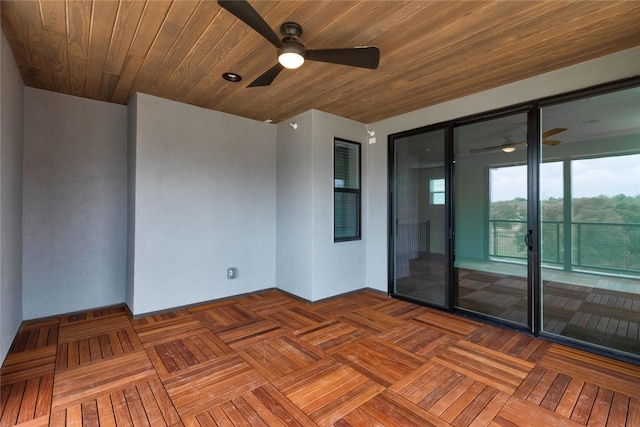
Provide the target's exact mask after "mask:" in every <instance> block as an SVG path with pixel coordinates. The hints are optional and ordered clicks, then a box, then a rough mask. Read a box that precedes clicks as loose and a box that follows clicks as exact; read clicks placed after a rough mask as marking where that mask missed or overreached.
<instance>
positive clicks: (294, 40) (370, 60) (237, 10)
mask: <svg viewBox="0 0 640 427" xmlns="http://www.w3.org/2000/svg"><path fill="white" fill-rule="evenodd" d="M218 4H219V5H220V6H221V7H222V8H224V9H226V10H227V11H229V12H230V13H231V14H233V15H235V17H236V18H238V19H240V20H241V21H242V22H244V23H245V24H247V25H248V26H249V27H251V28H252V29H253V30H255V31H256V32H257V33H258V34H260V35H261V36H262V37H264V38H265V39H267V40H268V41H269V42H271V44H273V45H274V46H275V47H276V48H278V63H277V64H276V65H274V66H273V67H271V68H270V69H268V70H267V71H266V72H265V73H264V74H262V75H261V76H260V77H258V78H257V79H255V80H254V81H252V82H251V83H250V84H249V86H248V87H254V86H269V85H270V84H271V83H272V82H273V80H274V79H275V78H276V77H277V76H278V74H280V71H282V69H283V68H290V69H295V68H298V67H300V66H301V65H302V63H303V62H304V60H305V59H308V60H310V61H319V62H330V63H332V64H342V65H350V66H352V67H361V68H370V69H372V70H375V69H376V68H378V63H379V62H380V50H379V49H378V48H377V47H354V48H346V49H319V50H307V49H306V48H305V47H304V44H302V40H300V35H301V34H302V27H301V26H300V25H299V24H296V23H295V22H285V23H284V24H282V26H281V27H280V32H281V33H282V35H283V36H284V37H283V38H282V40H281V39H280V37H278V35H277V34H276V33H275V32H274V31H273V30H272V29H271V27H270V26H269V24H267V23H266V22H265V20H264V19H262V17H261V16H260V15H259V14H258V12H256V10H255V9H254V8H253V7H252V6H251V5H250V4H249V3H248V2H247V1H246V0H218Z"/></svg>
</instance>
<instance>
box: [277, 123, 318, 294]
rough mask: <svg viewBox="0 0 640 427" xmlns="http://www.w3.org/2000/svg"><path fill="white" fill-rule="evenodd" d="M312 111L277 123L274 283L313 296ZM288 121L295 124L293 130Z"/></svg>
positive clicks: (290, 290) (285, 288) (284, 288)
mask: <svg viewBox="0 0 640 427" xmlns="http://www.w3.org/2000/svg"><path fill="white" fill-rule="evenodd" d="M312 120H313V117H312V112H311V111H307V112H306V113H303V114H301V115H299V116H296V117H293V118H291V119H289V120H287V121H286V122H282V123H279V124H278V125H277V148H276V153H277V166H276V170H277V173H276V284H277V287H278V289H282V290H283V291H286V292H289V293H291V294H294V295H297V296H299V297H300V298H304V299H306V300H309V301H311V300H312V299H313V287H312V285H313V280H312V268H313V258H312V242H313V232H312V225H313V220H312V218H313V203H312V200H313V198H312V188H313V187H312V182H313V173H312V165H313V158H312V155H313V153H312V148H311V146H312V142H313V134H312V125H311V124H312ZM289 123H296V124H297V129H293V127H292V126H290V125H289Z"/></svg>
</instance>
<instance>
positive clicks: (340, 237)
mask: <svg viewBox="0 0 640 427" xmlns="http://www.w3.org/2000/svg"><path fill="white" fill-rule="evenodd" d="M333 170H334V172H333V178H334V181H333V182H334V183H333V209H334V211H333V212H334V213H333V216H334V221H333V241H334V242H344V241H348V240H360V144H358V143H357V142H350V141H345V140H342V139H338V138H335V139H334V141H333Z"/></svg>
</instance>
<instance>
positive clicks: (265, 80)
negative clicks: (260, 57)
mask: <svg viewBox="0 0 640 427" xmlns="http://www.w3.org/2000/svg"><path fill="white" fill-rule="evenodd" d="M283 68H284V67H283V66H282V65H280V63H279V62H278V63H277V64H276V65H274V66H273V67H271V68H269V69H268V70H267V71H265V72H264V73H262V75H261V76H260V77H258V78H257V79H255V80H254V81H252V82H251V83H249V85H248V86H247V87H256V86H269V85H270V84H271V83H272V82H273V81H274V80H275V78H276V77H278V74H280V71H282V69H283Z"/></svg>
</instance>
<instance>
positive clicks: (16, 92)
mask: <svg viewBox="0 0 640 427" xmlns="http://www.w3.org/2000/svg"><path fill="white" fill-rule="evenodd" d="M0 34H1V36H0V38H1V39H2V40H0V43H1V44H0V365H1V364H2V361H4V359H5V357H6V355H7V353H8V352H9V348H10V347H11V343H12V341H13V337H14V336H15V335H16V332H17V331H18V328H19V327H20V324H21V323H22V144H23V143H22V141H23V122H24V119H23V117H24V116H23V114H24V84H23V83H22V78H21V77H20V73H19V71H18V67H17V66H16V64H15V61H14V59H13V56H12V54H11V50H10V48H9V43H8V42H7V40H6V38H5V36H4V33H3V32H2V30H1V29H0Z"/></svg>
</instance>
